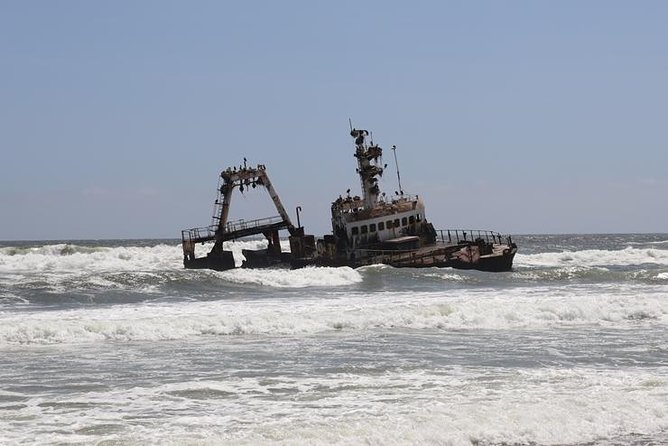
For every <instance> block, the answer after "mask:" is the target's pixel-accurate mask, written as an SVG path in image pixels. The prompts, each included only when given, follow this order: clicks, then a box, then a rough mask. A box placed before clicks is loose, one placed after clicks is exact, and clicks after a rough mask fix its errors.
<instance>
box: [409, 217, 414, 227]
mask: <svg viewBox="0 0 668 446" xmlns="http://www.w3.org/2000/svg"><path fill="white" fill-rule="evenodd" d="M408 223H409V224H411V225H412V224H413V223H415V217H414V216H412V215H411V216H410V217H408Z"/></svg>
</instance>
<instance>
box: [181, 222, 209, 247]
mask: <svg viewBox="0 0 668 446" xmlns="http://www.w3.org/2000/svg"><path fill="white" fill-rule="evenodd" d="M215 238H216V226H214V225H211V226H206V227H204V228H191V229H184V230H183V231H181V240H182V241H183V242H194V243H197V242H203V241H208V240H213V239H215Z"/></svg>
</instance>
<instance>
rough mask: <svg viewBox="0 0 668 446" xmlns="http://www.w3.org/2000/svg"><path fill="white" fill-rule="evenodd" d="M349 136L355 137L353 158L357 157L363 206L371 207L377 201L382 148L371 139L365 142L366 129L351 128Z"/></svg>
mask: <svg viewBox="0 0 668 446" xmlns="http://www.w3.org/2000/svg"><path fill="white" fill-rule="evenodd" d="M350 136H352V137H353V138H354V139H355V158H357V173H358V174H359V176H360V180H361V182H362V196H363V199H364V208H365V209H373V207H374V206H376V204H377V203H378V195H379V194H380V188H379V187H378V177H380V176H382V175H383V168H382V167H381V157H382V156H383V149H381V148H380V147H379V146H378V145H375V144H374V143H373V141H371V142H370V144H367V143H366V137H367V136H369V132H368V131H366V130H357V129H352V130H351V131H350Z"/></svg>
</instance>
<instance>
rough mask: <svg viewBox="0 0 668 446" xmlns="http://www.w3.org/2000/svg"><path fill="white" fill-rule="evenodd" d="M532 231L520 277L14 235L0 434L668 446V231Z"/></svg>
mask: <svg viewBox="0 0 668 446" xmlns="http://www.w3.org/2000/svg"><path fill="white" fill-rule="evenodd" d="M514 241H515V242H516V243H517V244H518V246H519V252H518V254H517V256H516V258H515V264H514V270H513V271H512V272H508V273H483V272H478V271H458V270H452V269H432V268H427V269H395V268H391V267H386V266H381V265H374V266H368V267H363V268H360V269H356V270H355V269H351V268H347V267H344V268H306V269H301V270H283V269H267V270H248V269H237V270H231V271H225V272H215V271H208V270H185V269H183V266H182V253H181V248H180V243H179V241H178V240H116V241H69V242H2V243H0V444H2V445H34V444H40V445H52V444H53V445H70V444H75V445H218V444H223V445H227V444H230V445H257V444H260V445H261V444H271V445H274V444H278V445H293V444H296V445H300V444H308V445H330V444H336V445H351V444H369V445H417V444H420V445H423V444H424V445H515V444H518V445H534V444H535V445H599V444H600V445H659V444H668V234H627V235H528V236H516V237H514ZM261 245H262V242H261V241H257V240H251V241H244V242H236V243H232V244H229V247H230V248H231V249H233V250H235V252H236V253H237V254H240V249H241V248H248V247H259V246H261ZM200 249H201V252H205V249H206V246H202V247H201V248H200ZM237 260H238V261H240V258H238V259H237Z"/></svg>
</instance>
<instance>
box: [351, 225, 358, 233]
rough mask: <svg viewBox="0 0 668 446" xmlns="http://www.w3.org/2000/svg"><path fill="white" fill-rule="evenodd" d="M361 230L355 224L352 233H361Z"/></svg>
mask: <svg viewBox="0 0 668 446" xmlns="http://www.w3.org/2000/svg"><path fill="white" fill-rule="evenodd" d="M359 232H360V230H359V228H358V227H357V226H353V228H352V229H351V230H350V233H351V234H352V235H357V234H359Z"/></svg>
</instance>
